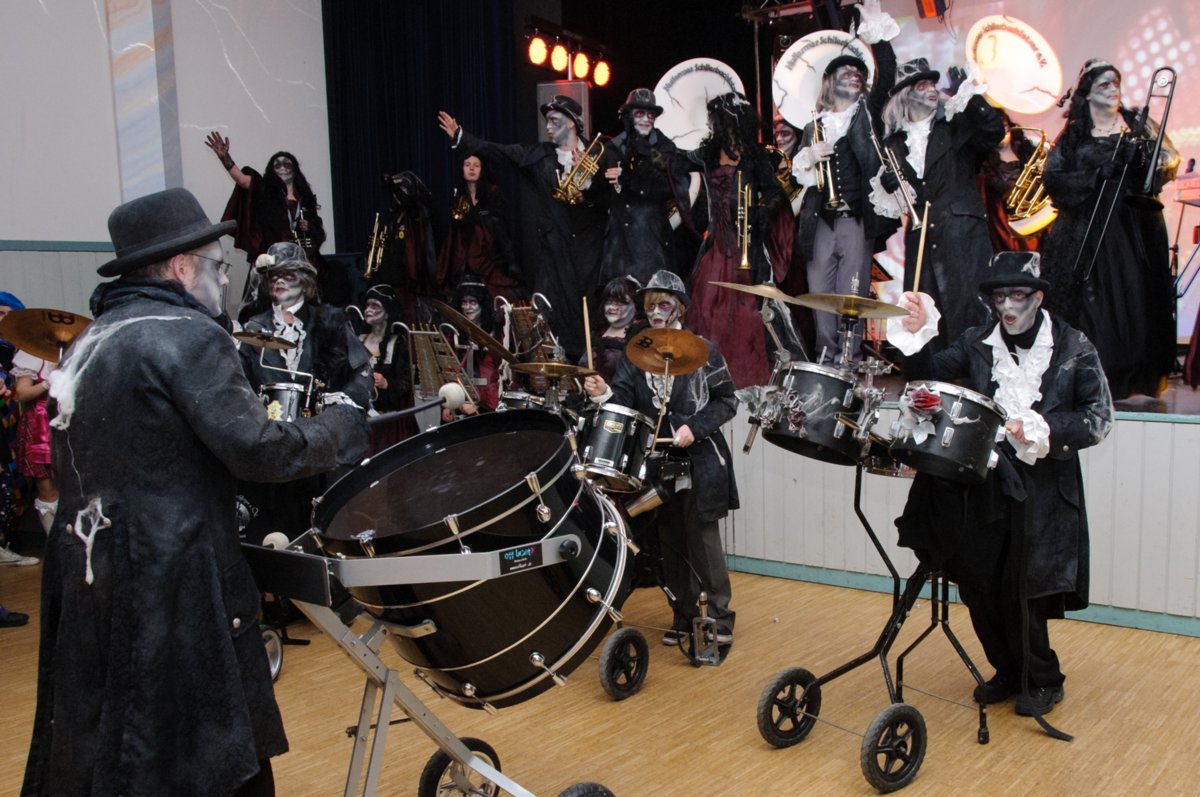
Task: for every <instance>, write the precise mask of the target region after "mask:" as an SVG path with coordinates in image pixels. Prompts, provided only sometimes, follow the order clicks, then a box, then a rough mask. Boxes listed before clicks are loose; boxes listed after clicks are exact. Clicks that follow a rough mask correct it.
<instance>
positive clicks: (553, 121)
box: [546, 111, 572, 148]
mask: <svg viewBox="0 0 1200 797" xmlns="http://www.w3.org/2000/svg"><path fill="white" fill-rule="evenodd" d="M571 125H572V123H571V120H570V119H568V118H567V117H566V116H565V115H564V114H561V113H559V112H558V111H550V112H549V113H547V114H546V138H548V139H550V143H552V144H554V146H556V147H559V148H561V147H564V146H566V144H567V139H568V137H569V136H570V135H571V129H572V127H571Z"/></svg>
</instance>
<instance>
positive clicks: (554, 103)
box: [541, 94, 584, 138]
mask: <svg viewBox="0 0 1200 797" xmlns="http://www.w3.org/2000/svg"><path fill="white" fill-rule="evenodd" d="M541 111H542V116H545V115H546V114H548V113H550V112H551V111H558V112H559V113H561V114H563V115H565V116H567V117H568V118H569V119H570V120H571V121H572V122H574V123H575V132H576V134H577V135H578V136H579V137H580V138H583V137H584V132H583V106H581V105H580V104H579V103H578V102H576V101H575V100H574V99H572V98H571V97H568V96H567V95H565V94H555V95H554V96H553V97H551V98H550V101H549V102H547V103H544V104H543V105H542V107H541Z"/></svg>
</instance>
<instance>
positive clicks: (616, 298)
mask: <svg viewBox="0 0 1200 797" xmlns="http://www.w3.org/2000/svg"><path fill="white" fill-rule="evenodd" d="M641 289H642V286H641V284H640V283H638V281H637V280H636V279H634V278H633V277H628V276H626V277H614V278H612V279H611V280H609V281H608V283H607V284H606V285H605V286H604V290H603V291H602V292H601V293H600V308H601V311H602V315H601V316H600V318H598V319H596V320H595V321H593V322H592V367H593V368H595V369H596V370H597V371H598V372H599V373H600V376H602V377H604V380H605V381H611V380H612V375H613V373H614V372H615V371H616V368H617V363H618V362H620V360H621V358H622V357H624V356H625V344H627V343H628V342H629V337H630V335H631V334H632V333H633V330H635V329H638V328H639V327H641V326H643V325H644V324H645V323H646V319H645V317H644V316H643V315H642V313H641V312H640V310H639V304H640V303H639V302H638V291H640V290H641ZM580 362H581V364H586V362H587V359H586V357H585V358H584V359H583V360H581V361H580Z"/></svg>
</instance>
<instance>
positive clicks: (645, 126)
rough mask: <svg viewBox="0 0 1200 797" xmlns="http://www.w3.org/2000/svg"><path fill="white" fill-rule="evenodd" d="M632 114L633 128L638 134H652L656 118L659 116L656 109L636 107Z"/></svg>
mask: <svg viewBox="0 0 1200 797" xmlns="http://www.w3.org/2000/svg"><path fill="white" fill-rule="evenodd" d="M630 115H631V116H632V117H633V129H634V130H636V131H637V134H638V135H639V136H648V135H650V131H651V130H653V129H654V120H655V119H656V118H657V117H656V116H655V115H654V111H647V110H646V109H645V108H634V109H633V111H631V114H630Z"/></svg>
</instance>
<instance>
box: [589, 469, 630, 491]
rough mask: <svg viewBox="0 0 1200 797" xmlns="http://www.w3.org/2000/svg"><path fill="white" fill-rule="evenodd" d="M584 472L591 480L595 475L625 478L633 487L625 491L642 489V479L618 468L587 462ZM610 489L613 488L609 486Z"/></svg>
mask: <svg viewBox="0 0 1200 797" xmlns="http://www.w3.org/2000/svg"><path fill="white" fill-rule="evenodd" d="M583 472H584V473H586V474H587V475H588V477H589V480H590V479H591V478H595V476H604V477H605V478H609V479H624V480H625V481H626V482H628V483H629V485H630V487H631V489H629V490H625V491H623V492H630V493H636V492H637V491H638V490H640V489H642V480H641V479H639V478H637V477H636V476H629V475H627V474H626V473H625V472H624V471H620V470H617V469H616V468H610V467H609V466H607V465H589V464H586V463H585V464H584V465H583ZM597 489H600V488H597ZM609 489H612V488H609ZM617 492H622V491H617Z"/></svg>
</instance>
